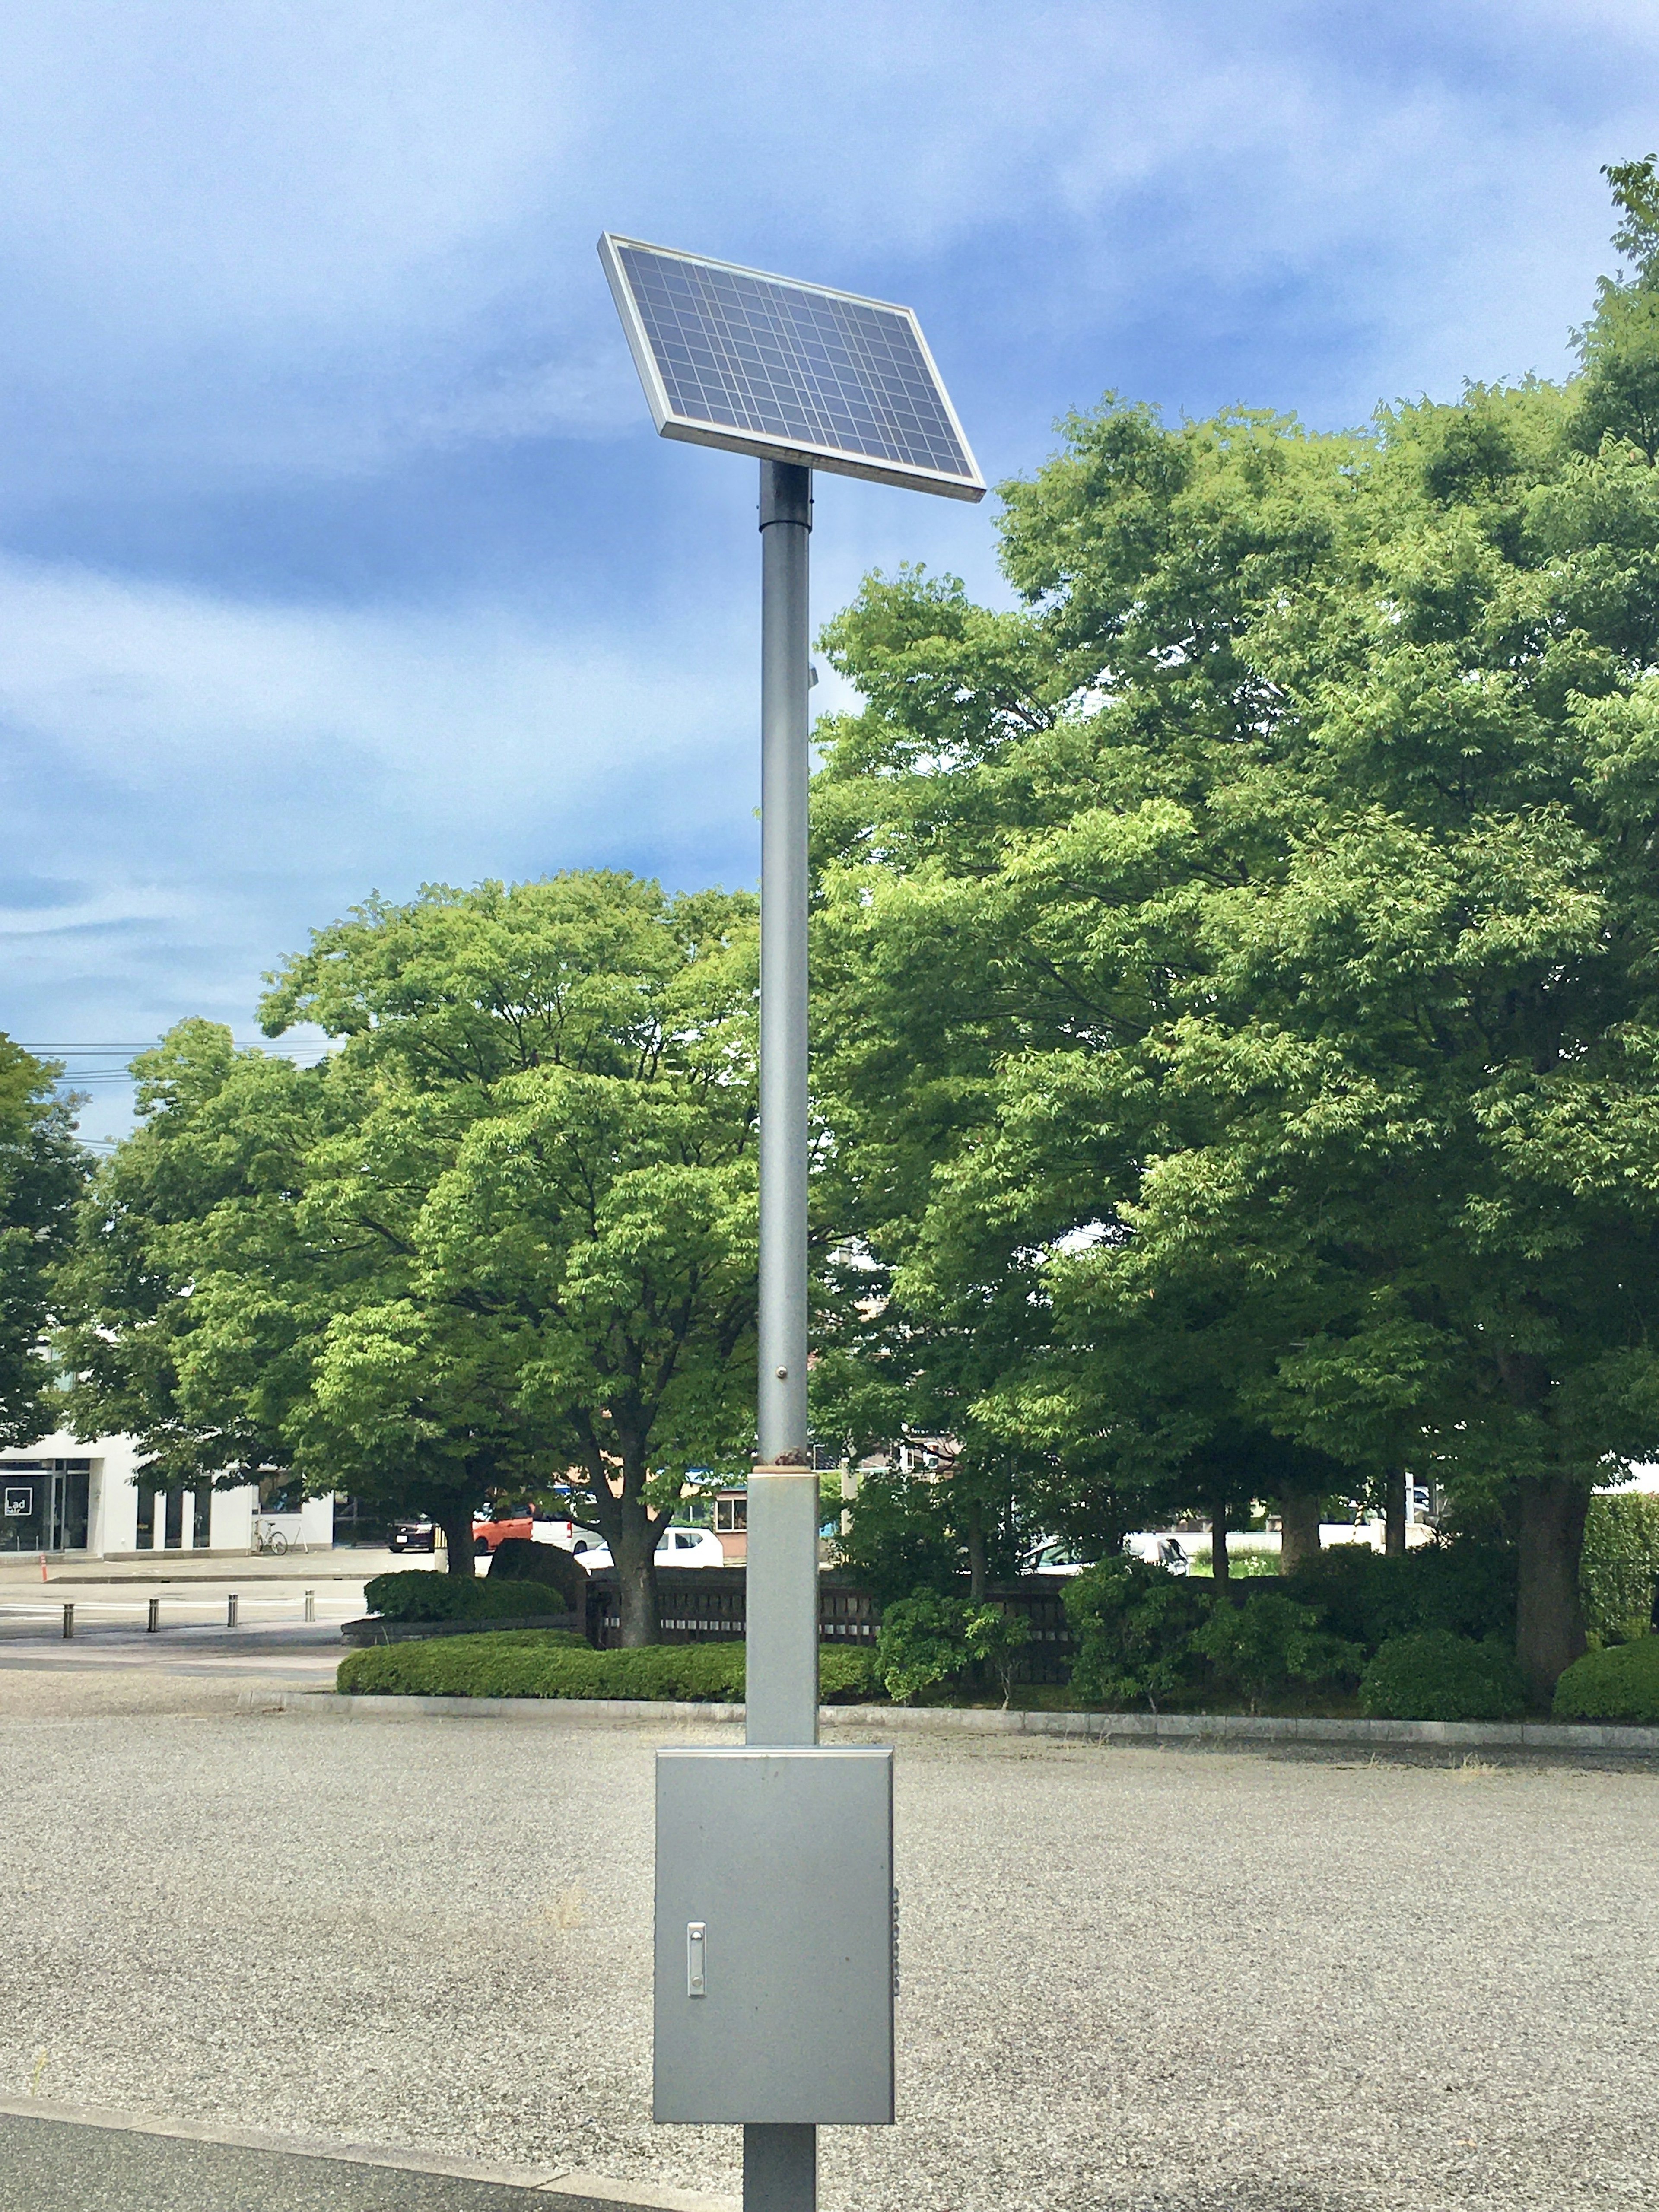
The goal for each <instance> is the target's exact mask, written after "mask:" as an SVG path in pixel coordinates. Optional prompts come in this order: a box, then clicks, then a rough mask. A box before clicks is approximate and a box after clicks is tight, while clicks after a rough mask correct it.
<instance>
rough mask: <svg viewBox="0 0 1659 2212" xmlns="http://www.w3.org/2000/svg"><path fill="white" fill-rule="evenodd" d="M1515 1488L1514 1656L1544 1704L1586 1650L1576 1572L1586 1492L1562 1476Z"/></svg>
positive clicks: (1529, 1479)
mask: <svg viewBox="0 0 1659 2212" xmlns="http://www.w3.org/2000/svg"><path fill="white" fill-rule="evenodd" d="M1516 1490H1517V1492H1519V1495H1520V1502H1521V1543H1520V1553H1521V1557H1520V1569H1521V1576H1520V1602H1519V1605H1518V1607H1517V1610H1516V1623H1515V1656H1516V1658H1517V1659H1518V1660H1519V1662H1521V1672H1522V1674H1524V1675H1525V1676H1526V1678H1527V1682H1528V1687H1529V1688H1530V1689H1531V1691H1532V1693H1533V1695H1534V1698H1536V1699H1537V1700H1538V1702H1539V1704H1540V1705H1547V1704H1548V1702H1549V1700H1550V1699H1551V1697H1552V1695H1553V1692H1554V1689H1555V1685H1556V1680H1557V1678H1558V1676H1559V1675H1560V1674H1561V1673H1562V1671H1563V1670H1564V1669H1565V1668H1568V1667H1570V1666H1571V1664H1572V1662H1573V1661H1574V1660H1575V1659H1577V1658H1579V1657H1581V1656H1583V1651H1584V1648H1585V1645H1584V1613H1583V1606H1582V1605H1581V1604H1580V1602H1579V1597H1578V1567H1579V1561H1580V1559H1581V1558H1582V1556H1583V1549H1584V1516H1585V1514H1586V1512H1587V1511H1588V1510H1589V1487H1588V1486H1587V1485H1586V1484H1584V1483H1582V1482H1575V1481H1573V1480H1572V1479H1571V1476H1568V1475H1560V1474H1551V1475H1530V1476H1528V1477H1526V1478H1525V1479H1524V1480H1522V1481H1521V1482H1519V1483H1517V1484H1516Z"/></svg>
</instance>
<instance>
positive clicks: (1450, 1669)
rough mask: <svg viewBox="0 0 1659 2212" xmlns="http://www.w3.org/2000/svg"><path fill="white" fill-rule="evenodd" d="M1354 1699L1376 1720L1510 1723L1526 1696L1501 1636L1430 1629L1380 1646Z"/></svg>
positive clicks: (1522, 1709)
mask: <svg viewBox="0 0 1659 2212" xmlns="http://www.w3.org/2000/svg"><path fill="white" fill-rule="evenodd" d="M1359 1702H1360V1704H1361V1705H1363V1706H1364V1709H1365V1711H1367V1712H1368V1713H1370V1715H1371V1717H1373V1719H1376V1720H1385V1721H1511V1720H1518V1719H1519V1718H1520V1717H1521V1716H1522V1714H1523V1713H1524V1712H1525V1711H1526V1710H1527V1703H1528V1699H1527V1686H1526V1683H1525V1681H1524V1680H1522V1674H1521V1669H1520V1668H1518V1667H1517V1666H1516V1663H1515V1655H1514V1653H1513V1652H1512V1651H1511V1650H1510V1648H1509V1646H1508V1645H1507V1644H1505V1643H1504V1641H1503V1639H1502V1638H1499V1637H1495V1636H1492V1637H1487V1638H1484V1639H1482V1640H1481V1641H1480V1642H1477V1641H1476V1640H1475V1638H1474V1637H1472V1636H1454V1635H1453V1634H1452V1633H1451V1632H1450V1631H1449V1629H1444V1628H1430V1629H1424V1630H1422V1631H1420V1632H1419V1633H1417V1634H1416V1635H1413V1636H1395V1637H1391V1638H1389V1641H1388V1642H1387V1643H1386V1644H1383V1648H1382V1650H1380V1651H1379V1652H1378V1653H1377V1655H1376V1657H1375V1658H1374V1659H1373V1660H1372V1661H1371V1662H1370V1666H1369V1667H1367V1668H1366V1669H1365V1671H1364V1674H1363V1675H1362V1676H1361V1677H1360V1681H1359Z"/></svg>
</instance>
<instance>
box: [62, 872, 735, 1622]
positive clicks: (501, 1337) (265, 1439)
mask: <svg viewBox="0 0 1659 2212" xmlns="http://www.w3.org/2000/svg"><path fill="white" fill-rule="evenodd" d="M753 924H754V908H753V902H752V901H751V900H749V899H747V898H744V897H740V896H739V897H730V898H728V897H725V896H721V895H720V894H717V893H713V892H708V893H699V894H696V895H692V896H685V897H682V898H678V899H671V898H666V897H665V896H664V895H663V894H662V893H661V891H660V890H658V888H657V887H656V886H655V885H654V884H645V883H641V882H637V881H635V879H633V878H629V877H624V876H616V875H606V874H580V873H574V874H570V875H567V876H562V877H559V878H554V879H553V880H551V881H550V882H545V883H538V884H520V885H517V886H513V887H503V886H502V885H500V884H483V885H481V886H479V887H478V888H477V890H473V891H469V892H458V891H453V890H445V889H441V888H435V889H431V890H427V891H424V892H422V895H421V896H420V897H419V898H418V899H416V900H415V901H413V902H410V903H408V904H406V905H401V906H398V905H392V904H389V903H386V902H381V901H378V900H377V901H373V902H370V903H369V904H368V906H366V907H364V908H361V909H359V910H357V911H356V912H355V913H354V914H352V915H350V916H349V917H348V918H347V919H346V920H345V921H342V922H339V923H337V924H335V925H334V926H333V927H331V928H329V929H326V930H324V931H321V932H319V933H317V934H316V936H315V937H314V938H313V943H312V945H311V947H310V949H309V951H307V952H306V953H304V954H302V955H301V956H299V957H296V958H295V959H294V960H292V961H290V962H289V963H288V964H287V965H286V967H285V968H284V969H283V971H282V972H281V974H280V975H277V976H276V978H274V979H273V982H272V988H271V990H270V994H269V995H268V996H267V998H266V1000H265V1001H264V1005H263V1007H262V1010H261V1018H262V1019H263V1021H264V1025H265V1027H266V1029H267V1030H268V1032H269V1033H270V1034H272V1035H278V1034H281V1033H282V1032H283V1030H286V1029H287V1028H289V1026H291V1025H292V1024H296V1023H301V1022H310V1023H315V1024H318V1025H319V1026H320V1027H321V1028H322V1029H323V1030H325V1031H326V1032H327V1034H328V1035H329V1036H331V1038H333V1039H334V1040H336V1048H335V1049H334V1050H332V1051H331V1053H330V1054H328V1055H327V1056H326V1057H325V1060H323V1062H322V1064H321V1065H320V1066H317V1067H313V1068H295V1067H293V1066H289V1065H288V1064H287V1063H286V1062H285V1061H284V1060H280V1059H277V1058H276V1057H274V1056H272V1055H270V1054H264V1053H263V1052H259V1051H245V1052H237V1051H235V1050H234V1049H233V1048H232V1047H231V1043H230V1040H229V1037H228V1035H227V1034H226V1032H224V1031H223V1030H217V1029H215V1028H214V1027H212V1026H211V1025H210V1024H186V1025H185V1026H184V1027H183V1028H182V1029H181V1030H179V1031H176V1032H174V1034H173V1036H172V1037H170V1038H169V1039H168V1040H167V1042H166V1043H165V1044H164V1046H163V1047H162V1048H161V1051H160V1052H159V1053H157V1054H154V1055H152V1056H150V1058H149V1059H148V1060H146V1061H144V1062H143V1063H141V1064H140V1067H139V1074H140V1079H141V1089H140V1097H139V1106H140V1126H139V1128H138V1129H137V1132H136V1133H135V1134H134V1136H133V1137H132V1138H131V1139H130V1140H129V1142H128V1143H127V1144H126V1145H125V1146H122V1147H121V1148H120V1150H119V1152H118V1153H117V1155H116V1157H115V1158H114V1159H113V1160H112V1161H111V1162H110V1163H109V1164H108V1165H107V1166H106V1169H105V1170H104V1171H103V1173H102V1175H101V1176H100V1180H99V1183H98V1185H97V1187H96V1188H95V1189H94V1194H93V1196H92V1199H91V1200H90V1201H89V1204H88V1207H87V1209H86V1212H85V1215H84V1218H83V1223H82V1237H81V1240H80V1246H79V1251H78V1254H77V1258H76V1268H75V1273H74V1282H75V1289H76V1297H77V1299H78V1304H79V1309H80V1313H81V1316H82V1320H81V1326H80V1328H79V1330H78V1332H77V1346H78V1350H77V1358H84V1364H85V1368H86V1373H87V1381H86V1383H84V1385H83V1417H84V1418H85V1419H88V1420H94V1419H99V1420H101V1419H108V1418H111V1417H112V1415H115V1414H117V1413H118V1414H119V1416H120V1417H121V1418H122V1420H123V1425H125V1426H127V1427H129V1428H131V1429H132V1430H133V1431H135V1432H136V1433H137V1434H138V1435H140V1436H141V1437H143V1439H144V1441H145V1443H146V1444H147V1445H148V1446H149V1449H151V1450H152V1451H153V1452H154V1453H155V1455H157V1457H158V1458H160V1459H162V1460H163V1461H165V1462H168V1464H169V1467H170V1468H171V1467H173V1466H174V1465H177V1466H179V1467H180V1468H185V1467H188V1468H190V1469H191V1471H195V1470H197V1469H202V1470H207V1469H212V1470H215V1471H228V1472H231V1473H235V1474H246V1473H248V1472H253V1471H257V1470H259V1469H263V1468H270V1467H272V1466H277V1467H288V1466H292V1467H293V1468H297V1469H298V1470H299V1471H300V1473H301V1474H302V1475H303V1477H304V1479H305V1480H306V1482H307V1486H309V1487H311V1488H313V1489H314V1490H329V1489H335V1488H350V1489H352V1490H354V1491H356V1492H360V1493H361V1494H363V1495H365V1496H368V1497H370V1498H375V1499H378V1500H380V1502H382V1503H384V1504H387V1505H388V1506H392V1507H407V1506H410V1505H418V1506H420V1507H421V1508H422V1509H423V1510H428V1511H429V1512H431V1513H432V1514H433V1516H434V1517H435V1519H436V1520H438V1521H439V1522H441V1525H442V1526H443V1527H444V1528H445V1530H446V1532H447V1538H448V1546H449V1559H450V1566H451V1570H452V1571H454V1572H466V1573H470V1572H471V1571H472V1543H471V1516H472V1510H473V1508H474V1507H475V1506H476V1505H477V1504H481V1503H482V1502H483V1500H484V1498H486V1497H488V1496H489V1495H490V1494H492V1493H495V1492H507V1493H508V1494H513V1493H517V1494H522V1493H523V1492H525V1491H526V1490H527V1489H532V1488H538V1487H541V1488H545V1487H547V1486H550V1485H551V1484H552V1483H554V1482H560V1483H564V1482H566V1481H568V1482H569V1484H570V1485H571V1486H572V1488H573V1489H574V1490H575V1492H577V1494H578V1498H579V1500H580V1501H581V1502H580V1510H582V1511H583V1512H584V1514H586V1515H589V1516H591V1517H592V1519H593V1520H594V1521H595V1522H597V1523H598V1525H599V1528H600V1529H601V1530H602V1531H603V1533H604V1534H605V1537H606V1538H607V1540H608V1541H609V1542H610V1544H611V1550H612V1553H613V1556H614V1558H615V1559H616V1561H617V1568H618V1571H619V1575H620V1577H621V1581H622V1589H623V1635H624V1638H625V1640H627V1641H628V1642H629V1643H646V1642H649V1641H652V1640H653V1639H654V1638H655V1636H656V1633H657V1612H656V1595H655V1579H654V1571H653V1550H654V1545H655V1540H656V1531H657V1528H658V1525H659V1522H660V1521H661V1519H662V1518H663V1517H664V1516H665V1515H666V1514H667V1513H668V1512H669V1511H670V1510H671V1504H672V1501H673V1499H674V1498H676V1497H677V1496H678V1492H679V1488H680V1485H681V1481H682V1480H683V1478H684V1474H685V1472H686V1470H687V1469H688V1468H690V1467H691V1466H694V1465H702V1466H708V1465H709V1464H711V1463H714V1464H720V1463H722V1462H725V1463H726V1464H730V1463H732V1462H733V1461H734V1460H736V1459H737V1458H738V1457H743V1458H745V1459H746V1457H747V1452H748V1447H749V1444H750V1432H751V1425H752V1413H751V1411H750V1406H751V1400H752V1381H753V1375H752V1364H753V1322H754V1295H755V1292H754V1275H755V1168H754V1135H755V1112H756V1107H755V1088H754V1052H753V1027H754V1021H753V1002H754V980H753V964H754V943H753V939H754V927H753Z"/></svg>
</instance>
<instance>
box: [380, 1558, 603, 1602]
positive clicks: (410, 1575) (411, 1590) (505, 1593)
mask: <svg viewBox="0 0 1659 2212" xmlns="http://www.w3.org/2000/svg"><path fill="white" fill-rule="evenodd" d="M549 1548H550V1547H548V1546H545V1545H544V1546H543V1547H542V1549H544V1550H547V1549H549ZM573 1565H574V1561H573ZM576 1571H577V1573H578V1574H580V1572H581V1569H580V1567H578V1568H577V1569H576ZM363 1599H364V1602H365V1603H366V1604H367V1605H368V1609H369V1611H370V1612H371V1613H379V1615H380V1618H381V1620H400V1621H401V1620H479V1621H483V1620H533V1619H534V1617H535V1616H536V1614H538V1613H568V1612H569V1611H570V1610H571V1608H570V1607H569V1606H568V1605H567V1604H566V1602H565V1601H564V1598H563V1596H562V1594H561V1593H560V1591H559V1590H558V1589H556V1588H555V1587H550V1585H548V1584H547V1583H540V1582H513V1581H510V1580H509V1581H506V1582H499V1583H498V1582H497V1581H496V1579H495V1575H494V1574H493V1573H491V1574H489V1575H487V1576H484V1577H477V1576H471V1575H435V1574H431V1573H428V1572H425V1571H422V1569H420V1568H419V1567H416V1568H412V1569H406V1570H404V1571H401V1572H399V1573H396V1574H389V1575H375V1576H374V1577H373V1578H372V1579H371V1580H370V1581H368V1583H365V1584H364V1585H363Z"/></svg>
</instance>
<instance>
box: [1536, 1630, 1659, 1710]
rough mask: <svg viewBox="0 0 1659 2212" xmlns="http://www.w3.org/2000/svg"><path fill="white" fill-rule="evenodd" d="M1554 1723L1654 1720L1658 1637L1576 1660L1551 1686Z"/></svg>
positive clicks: (1658, 1687)
mask: <svg viewBox="0 0 1659 2212" xmlns="http://www.w3.org/2000/svg"><path fill="white" fill-rule="evenodd" d="M1554 1711H1555V1717H1556V1718H1557V1720H1559V1721H1647V1722H1650V1723H1652V1722H1659V1636H1644V1637H1641V1638H1638V1640H1637V1641H1636V1642H1635V1643H1633V1644H1617V1645H1615V1646H1614V1647H1613V1650H1608V1651H1589V1652H1586V1653H1585V1655H1584V1656H1583V1658H1582V1659H1575V1660H1574V1661H1573V1662H1572V1664H1571V1667H1569V1668H1568V1669H1567V1671H1566V1673H1565V1674H1563V1675H1562V1677H1561V1679H1560V1680H1559V1682H1558V1683H1557V1684H1556V1686H1555V1706H1554Z"/></svg>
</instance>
